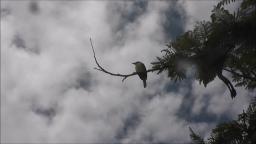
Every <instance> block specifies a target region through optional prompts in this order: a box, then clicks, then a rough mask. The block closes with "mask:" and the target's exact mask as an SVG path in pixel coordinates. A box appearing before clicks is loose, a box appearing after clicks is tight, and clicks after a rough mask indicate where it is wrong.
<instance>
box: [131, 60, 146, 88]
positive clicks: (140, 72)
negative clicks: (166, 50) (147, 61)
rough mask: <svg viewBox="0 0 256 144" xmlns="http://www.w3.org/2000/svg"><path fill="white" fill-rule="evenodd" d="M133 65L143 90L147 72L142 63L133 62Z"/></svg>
mask: <svg viewBox="0 0 256 144" xmlns="http://www.w3.org/2000/svg"><path fill="white" fill-rule="evenodd" d="M132 64H134V65H135V70H136V72H137V73H138V75H139V77H140V79H141V80H142V81H143V85H144V88H145V87H146V86H147V83H146V80H147V70H146V67H145V65H144V64H143V63H142V62H139V61H137V62H134V63H132Z"/></svg>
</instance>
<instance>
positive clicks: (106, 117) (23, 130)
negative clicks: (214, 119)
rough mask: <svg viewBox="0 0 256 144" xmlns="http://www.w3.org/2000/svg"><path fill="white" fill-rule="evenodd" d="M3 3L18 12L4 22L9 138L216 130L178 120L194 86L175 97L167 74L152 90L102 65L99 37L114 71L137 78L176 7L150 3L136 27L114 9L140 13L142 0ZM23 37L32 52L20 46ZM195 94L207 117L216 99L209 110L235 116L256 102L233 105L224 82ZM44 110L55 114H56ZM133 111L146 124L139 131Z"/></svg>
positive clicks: (85, 138)
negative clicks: (137, 64) (34, 7)
mask: <svg viewBox="0 0 256 144" xmlns="http://www.w3.org/2000/svg"><path fill="white" fill-rule="evenodd" d="M2 3H4V4H3V7H6V8H8V9H10V14H9V15H6V16H5V17H3V18H1V36H2V37H1V67H2V69H3V70H2V71H1V78H2V79H1V89H2V90H3V91H1V118H2V119H1V125H2V127H1V142H24V143H27V142H31V143H32V142H42V143H44V142H45V143H47V142H49V143H50V142H81V143H84V142H85V143H86V142H87V143H88V142H115V141H123V142H132V141H136V142H143V141H145V142H146V141H155V142H183V141H185V142H187V141H188V140H189V131H188V126H196V128H198V131H199V132H200V133H202V134H206V133H209V128H211V127H212V123H211V124H209V125H207V124H206V122H199V123H194V122H190V121H187V120H186V119H183V118H182V117H179V116H178V115H177V113H178V112H180V109H182V107H181V106H182V103H184V100H185V99H186V98H187V97H186V96H185V95H186V94H187V93H188V92H189V88H186V87H180V88H179V90H178V91H177V93H175V92H171V93H170V92H166V90H165V89H166V84H167V83H168V82H169V80H168V79H167V78H166V74H160V75H159V76H158V75H156V74H155V73H154V74H152V73H150V74H149V75H148V87H147V88H146V89H144V88H143V86H142V82H141V81H140V79H139V78H138V77H131V78H128V79H127V80H125V82H124V83H122V82H121V78H118V77H112V76H109V75H106V74H104V73H102V72H99V71H96V70H94V69H93V67H95V66H96V64H95V62H94V59H93V56H92V50H91V47H90V43H89V37H92V39H93V42H94V46H95V50H96V53H97V56H98V60H99V62H100V63H101V64H102V65H103V66H104V67H105V68H106V69H108V70H111V71H113V72H120V73H130V72H133V71H134V67H133V65H132V64H131V63H132V62H134V61H137V60H140V61H143V62H145V64H146V66H147V67H150V62H152V61H153V60H154V59H155V56H160V55H161V53H160V50H161V49H163V48H165V47H164V39H165V37H164V36H165V34H164V30H163V28H162V23H163V21H165V20H166V19H165V18H163V17H162V14H163V13H164V12H165V11H166V10H167V9H168V5H170V4H172V3H169V4H167V3H168V2H150V3H148V5H147V8H146V9H139V13H140V15H139V16H138V17H137V18H136V19H135V20H134V21H130V22H129V23H128V22H127V19H126V20H125V18H124V17H122V15H121V14H119V13H117V12H122V11H118V10H117V9H115V8H113V5H115V6H118V7H120V8H121V9H123V8H127V9H126V10H124V11H123V13H125V12H127V11H128V12H129V11H131V10H136V5H132V2H113V3H108V2H101V1H97V2H89V1H81V2H72V3H70V2H57V1H54V2H50V1H40V2H39V3H38V12H37V13H31V12H30V11H29V1H28V2H27V1H26V2H25V1H22V2H14V1H11V2H6V1H5V2H1V4H2ZM123 5H125V6H123ZM126 5H128V7H126ZM188 7H194V6H188ZM1 8H2V6H1ZM192 9H193V8H192ZM188 10H189V8H188ZM195 15H197V14H195ZM111 16H112V18H111ZM123 21H125V23H123ZM126 23H127V24H126ZM120 24H123V25H124V26H123V28H122V29H120V30H119V31H118V30H117V29H116V27H118V26H119V25H120ZM17 34H18V35H19V36H20V37H21V38H22V39H23V40H24V42H25V43H26V46H27V47H26V48H19V47H17V45H15V43H13V38H14V36H15V35H17ZM35 49H36V51H35ZM82 83H83V84H82ZM79 84H80V86H79ZM241 93H245V92H244V91H243V90H241ZM191 94H192V95H191V97H192V98H193V99H195V102H194V105H192V112H193V114H200V111H201V110H202V108H203V107H204V104H203V102H204V99H203V97H206V96H207V97H209V103H210V105H209V106H207V111H208V112H209V113H213V114H224V113H226V112H230V113H231V114H230V117H234V116H235V115H236V114H237V113H239V112H238V111H241V109H242V108H244V105H245V104H247V101H248V99H247V97H246V96H245V97H241V98H240V97H239V98H238V100H236V101H235V102H233V101H231V100H230V98H229V97H228V96H229V94H228V92H227V91H226V90H225V89H223V85H222V84H220V82H213V83H211V84H210V85H209V87H207V88H206V89H205V88H203V87H202V86H200V85H199V84H198V83H196V82H195V83H193V86H192V93H191ZM207 94H209V96H208V95H207ZM245 95H247V94H245ZM230 101H231V102H230ZM35 109H36V110H37V109H39V110H41V111H47V110H49V109H54V110H53V113H54V115H53V118H52V119H51V118H49V116H47V114H40V113H38V112H36V110H35ZM132 115H136V116H137V117H138V120H137V122H136V124H135V125H133V126H132V127H131V128H130V127H129V126H130V125H131V124H129V123H128V124H127V119H129V117H131V116H132ZM124 127H126V128H127V132H124V131H125V130H124ZM120 131H121V132H123V133H124V134H123V137H122V138H121V139H118V138H117V136H118V135H119V134H120Z"/></svg>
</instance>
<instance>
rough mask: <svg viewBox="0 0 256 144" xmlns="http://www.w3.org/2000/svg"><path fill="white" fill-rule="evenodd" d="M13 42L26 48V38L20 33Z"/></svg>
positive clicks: (19, 46) (18, 46)
mask: <svg viewBox="0 0 256 144" xmlns="http://www.w3.org/2000/svg"><path fill="white" fill-rule="evenodd" d="M12 43H13V44H14V45H15V46H16V47H17V48H21V49H26V47H27V46H26V43H25V40H24V39H22V38H21V36H20V35H19V34H16V35H15V36H14V38H13V40H12Z"/></svg>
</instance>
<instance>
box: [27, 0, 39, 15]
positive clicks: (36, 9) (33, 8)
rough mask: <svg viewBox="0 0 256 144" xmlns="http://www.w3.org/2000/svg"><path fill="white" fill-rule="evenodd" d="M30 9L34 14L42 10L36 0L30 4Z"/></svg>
mask: <svg viewBox="0 0 256 144" xmlns="http://www.w3.org/2000/svg"><path fill="white" fill-rule="evenodd" d="M28 9H29V11H30V12H31V13H32V14H38V13H39V12H40V8H39V5H38V2H36V1H31V2H30V3H29V4H28Z"/></svg>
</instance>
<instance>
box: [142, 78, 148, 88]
mask: <svg viewBox="0 0 256 144" xmlns="http://www.w3.org/2000/svg"><path fill="white" fill-rule="evenodd" d="M143 85H144V88H146V87H147V82H146V80H143Z"/></svg>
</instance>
